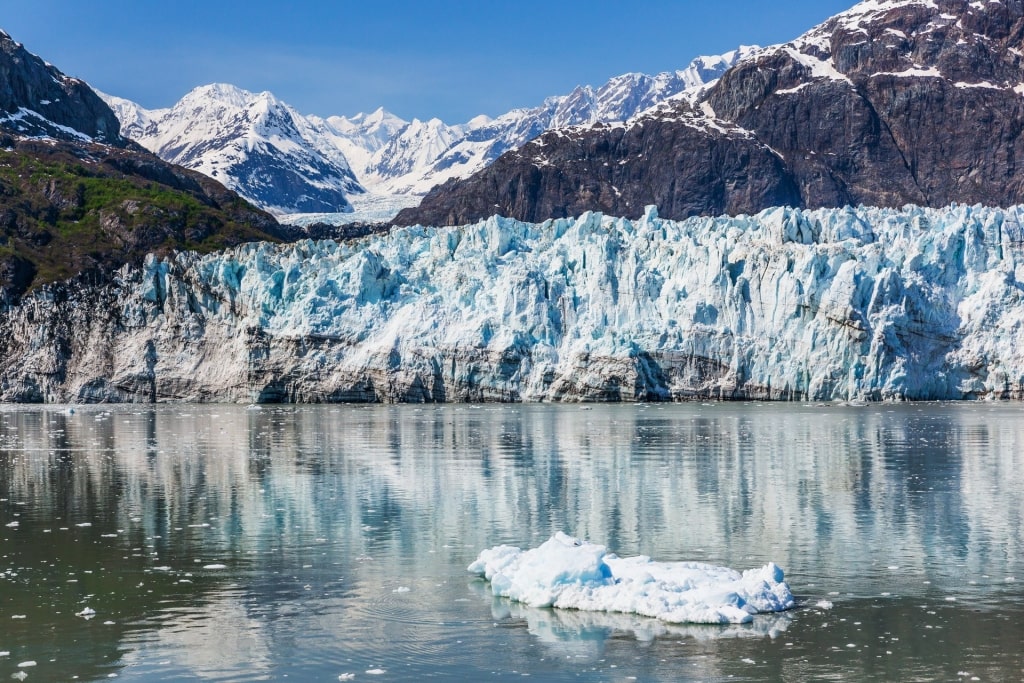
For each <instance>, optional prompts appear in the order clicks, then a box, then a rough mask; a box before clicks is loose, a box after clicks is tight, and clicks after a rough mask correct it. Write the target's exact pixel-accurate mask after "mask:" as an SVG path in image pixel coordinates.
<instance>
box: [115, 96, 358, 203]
mask: <svg viewBox="0 0 1024 683" xmlns="http://www.w3.org/2000/svg"><path fill="white" fill-rule="evenodd" d="M105 98H106V100H107V102H108V104H109V105H110V106H111V108H112V109H114V111H115V112H116V114H117V115H118V117H119V119H120V120H121V121H122V130H123V132H124V134H125V135H127V136H128V137H131V138H132V139H134V140H135V141H136V142H138V143H139V144H141V145H142V146H143V147H146V148H147V149H149V150H150V151H152V152H154V153H156V154H157V155H158V156H160V157H161V158H162V159H164V160H166V161H170V162H171V163H175V164H179V165H181V166H185V167H186V168H191V169H193V170H196V171H199V172H201V173H204V174H205V175H208V176H210V177H211V178H214V179H215V180H219V181H220V182H222V183H224V185H226V186H227V187H229V188H231V189H233V190H235V191H236V192H238V193H239V194H240V195H242V196H243V197H245V198H246V199H248V200H249V201H251V202H253V203H254V204H257V205H259V206H262V207H264V208H267V209H269V210H271V211H274V212H276V213H298V212H314V211H338V212H342V211H346V210H351V207H350V204H349V202H348V199H347V195H349V194H358V193H362V192H365V189H364V188H363V187H362V186H361V185H360V184H359V181H358V180H357V179H356V177H355V174H354V173H353V172H352V169H351V167H350V166H349V163H348V161H347V159H346V158H345V154H344V152H343V151H342V148H341V147H340V146H339V145H338V144H336V142H335V139H334V138H335V137H336V133H335V130H334V128H333V127H332V126H330V125H329V124H327V123H326V122H324V121H322V120H319V119H311V118H306V117H304V116H302V115H301V114H299V113H298V112H296V111H295V110H294V109H292V108H291V107H290V106H288V105H287V104H285V103H284V102H281V101H280V100H278V99H277V98H276V97H274V96H273V95H272V94H270V93H268V92H262V93H258V94H257V93H251V92H248V91H246V90H242V89H240V88H236V87H234V86H230V85H224V84H214V85H208V86H203V87H200V88H196V89H195V90H193V91H192V92H190V93H188V94H187V95H186V96H185V97H184V98H182V99H181V101H179V102H178V103H177V104H175V105H174V106H173V107H171V108H169V109H159V110H145V109H143V108H142V107H139V106H138V105H136V104H134V103H132V102H129V101H126V100H123V99H120V98H116V97H111V96H109V95H106V96H105Z"/></svg>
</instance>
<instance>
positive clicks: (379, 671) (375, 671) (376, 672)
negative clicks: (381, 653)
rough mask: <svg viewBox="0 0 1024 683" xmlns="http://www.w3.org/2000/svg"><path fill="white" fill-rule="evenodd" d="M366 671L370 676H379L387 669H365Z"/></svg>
mask: <svg viewBox="0 0 1024 683" xmlns="http://www.w3.org/2000/svg"><path fill="white" fill-rule="evenodd" d="M366 673H368V674H370V675H371V676H380V675H381V674H386V673H387V671H385V670H384V669H367V670H366Z"/></svg>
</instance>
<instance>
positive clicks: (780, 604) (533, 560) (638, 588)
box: [469, 532, 794, 624]
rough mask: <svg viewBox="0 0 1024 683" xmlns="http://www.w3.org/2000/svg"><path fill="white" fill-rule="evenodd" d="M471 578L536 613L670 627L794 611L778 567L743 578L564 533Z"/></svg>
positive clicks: (497, 557)
mask: <svg viewBox="0 0 1024 683" xmlns="http://www.w3.org/2000/svg"><path fill="white" fill-rule="evenodd" d="M469 571H471V572H473V573H475V574H479V575H481V576H483V577H485V578H486V579H487V580H488V581H490V582H491V591H492V592H493V593H494V595H498V596H502V597H507V598H511V599H512V600H515V601H517V602H522V603H525V604H528V605H531V606H533V607H557V608H566V609H577V610H586V611H595V612H621V613H625V614H639V615H642V616H647V617H654V618H657V619H661V620H663V621H666V622H669V623H695V624H740V623H747V622H750V621H752V619H753V615H755V614H759V613H766V612H781V611H783V610H787V609H790V608H792V607H793V605H794V601H793V595H792V593H791V592H790V590H789V586H788V585H787V584H786V582H785V581H784V580H783V579H784V575H783V571H782V569H780V568H779V567H778V566H776V565H775V564H774V563H769V564H767V565H765V566H764V567H761V568H760V569H751V570H748V571H745V572H742V573H740V572H737V571H734V570H732V569H729V568H727V567H716V566H714V565H710V564H704V563H701V562H655V561H654V560H652V559H651V558H649V557H646V556H638V557H626V558H620V557H618V556H617V555H615V554H613V553H609V552H608V550H607V549H606V548H605V547H604V546H602V545H597V544H594V543H589V542H586V541H581V540H579V539H576V538H573V537H571V536H568V535H566V534H564V533H561V532H559V533H557V534H555V535H554V536H553V537H551V538H550V539H549V540H548V541H546V542H545V543H543V544H542V545H541V546H539V547H537V548H534V549H532V550H526V551H524V550H521V549H520V548H516V547H513V546H508V545H500V546H496V547H494V548H491V549H489V550H484V551H483V552H481V553H480V555H479V557H477V560H476V561H475V562H474V563H473V564H471V565H470V566H469Z"/></svg>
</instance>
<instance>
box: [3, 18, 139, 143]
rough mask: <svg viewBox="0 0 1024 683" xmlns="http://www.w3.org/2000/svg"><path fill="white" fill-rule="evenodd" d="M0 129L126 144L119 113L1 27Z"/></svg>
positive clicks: (35, 135)
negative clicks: (115, 112) (26, 48)
mask: <svg viewBox="0 0 1024 683" xmlns="http://www.w3.org/2000/svg"><path fill="white" fill-rule="evenodd" d="M0 127H2V128H4V129H5V130H8V131H10V132H12V133H13V134H16V135H20V136H26V137H43V136H45V137H49V138H53V139H58V140H72V141H85V142H100V143H106V144H111V145H117V146H124V145H125V142H126V141H125V140H124V138H122V137H121V135H120V132H119V128H120V125H119V123H118V120H117V117H115V116H114V114H113V112H111V111H110V109H109V108H108V107H107V106H106V105H105V104H104V103H103V101H102V100H101V99H100V98H99V97H98V96H97V95H96V93H94V92H93V91H92V89H90V88H89V86H88V85H86V84H85V83H84V82H83V81H80V80H78V79H77V78H71V77H70V76H65V75H64V74H62V73H61V72H60V71H58V70H57V69H55V68H54V67H52V66H50V65H49V64H47V63H46V62H44V61H43V60H42V59H40V58H39V57H37V56H35V55H33V54H32V53H30V52H28V51H27V50H25V47H24V46H23V45H22V44H21V43H17V42H15V41H14V39H13V38H11V37H10V36H9V35H8V34H7V33H6V32H4V31H0Z"/></svg>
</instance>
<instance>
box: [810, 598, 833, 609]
mask: <svg viewBox="0 0 1024 683" xmlns="http://www.w3.org/2000/svg"><path fill="white" fill-rule="evenodd" d="M814 606H815V607H817V608H818V609H832V608H833V607H834V606H835V605H833V604H832V601H831V600H818V602H816V603H814Z"/></svg>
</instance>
